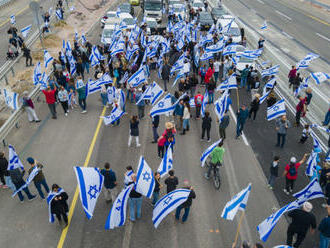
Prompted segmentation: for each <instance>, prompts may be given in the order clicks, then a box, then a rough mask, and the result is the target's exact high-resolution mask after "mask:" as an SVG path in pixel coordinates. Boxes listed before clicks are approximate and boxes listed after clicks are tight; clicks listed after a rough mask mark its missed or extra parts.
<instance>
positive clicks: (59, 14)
mask: <svg viewBox="0 0 330 248" xmlns="http://www.w3.org/2000/svg"><path fill="white" fill-rule="evenodd" d="M55 14H56V17H57V19H58V20H63V15H62V11H61V9H57V10H56V11H55Z"/></svg>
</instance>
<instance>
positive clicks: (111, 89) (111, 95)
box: [107, 86, 116, 104]
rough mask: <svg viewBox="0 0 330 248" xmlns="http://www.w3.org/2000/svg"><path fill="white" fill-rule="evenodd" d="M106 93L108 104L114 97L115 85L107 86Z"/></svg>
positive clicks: (112, 101)
mask: <svg viewBox="0 0 330 248" xmlns="http://www.w3.org/2000/svg"><path fill="white" fill-rule="evenodd" d="M107 94H108V103H109V104H112V103H114V100H115V99H116V87H115V86H109V87H108V88H107Z"/></svg>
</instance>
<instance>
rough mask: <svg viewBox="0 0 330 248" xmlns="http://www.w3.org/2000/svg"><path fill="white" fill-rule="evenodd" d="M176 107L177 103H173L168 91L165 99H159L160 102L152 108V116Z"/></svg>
mask: <svg viewBox="0 0 330 248" xmlns="http://www.w3.org/2000/svg"><path fill="white" fill-rule="evenodd" d="M174 108H175V104H173V105H172V101H171V94H170V93H168V94H167V95H166V96H164V98H163V99H161V100H159V102H158V103H157V104H155V105H154V106H153V107H152V109H151V110H150V116H151V117H154V116H155V115H163V114H166V113H169V112H171V111H173V110H174Z"/></svg>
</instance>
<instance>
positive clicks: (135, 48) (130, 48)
mask: <svg viewBox="0 0 330 248" xmlns="http://www.w3.org/2000/svg"><path fill="white" fill-rule="evenodd" d="M138 50H139V46H138V45H136V44H135V45H133V46H130V45H128V47H127V51H126V55H125V58H126V59H127V61H130V60H131V58H132V56H133V54H134V53H135V52H137V51H138Z"/></svg>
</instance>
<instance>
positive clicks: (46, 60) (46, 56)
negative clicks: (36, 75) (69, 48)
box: [44, 50, 53, 68]
mask: <svg viewBox="0 0 330 248" xmlns="http://www.w3.org/2000/svg"><path fill="white" fill-rule="evenodd" d="M52 61H53V57H52V56H50V54H49V52H48V51H47V50H44V63H45V68H47V67H48V64H49V63H50V62H52Z"/></svg>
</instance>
